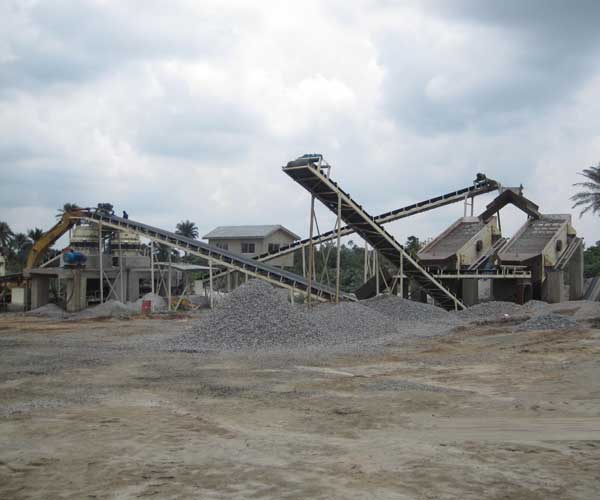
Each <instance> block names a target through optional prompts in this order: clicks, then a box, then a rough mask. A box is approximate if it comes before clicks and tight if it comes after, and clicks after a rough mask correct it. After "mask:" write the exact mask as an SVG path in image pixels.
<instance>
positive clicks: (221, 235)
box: [202, 224, 300, 240]
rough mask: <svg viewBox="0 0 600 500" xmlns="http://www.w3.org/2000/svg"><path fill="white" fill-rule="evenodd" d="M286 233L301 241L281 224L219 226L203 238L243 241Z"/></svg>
mask: <svg viewBox="0 0 600 500" xmlns="http://www.w3.org/2000/svg"><path fill="white" fill-rule="evenodd" d="M279 230H281V231H284V232H286V233H288V234H289V235H290V236H291V237H292V238H293V239H295V240H299V239H300V236H298V235H297V234H295V233H292V232H291V231H290V230H289V229H286V228H285V227H283V226H282V225H281V224H267V225H259V226H219V227H217V228H215V229H213V230H212V231H211V232H210V233H207V234H205V235H204V236H202V238H204V239H205V240H207V239H241V238H260V239H262V238H266V237H267V236H269V235H270V234H273V233H274V232H275V231H279Z"/></svg>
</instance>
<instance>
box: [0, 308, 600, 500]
mask: <svg viewBox="0 0 600 500" xmlns="http://www.w3.org/2000/svg"><path fill="white" fill-rule="evenodd" d="M186 321H187V320H186V319H175V320H164V319H134V320H127V321H117V320H110V321H83V322H58V321H49V320H41V319H30V318H25V317H22V316H12V315H2V316H0V498H3V499H25V498H44V499H54V498H61V499H85V498H88V499H96V498H97V499H104V498H107V499H124V498H146V497H149V498H160V499H163V498H202V499H213V498H228V499H237V498H265V499H307V498H310V499H316V498H319V499H348V498H352V499H363V498H365V499H379V498H382V499H383V498H385V499H388V498H389V499H519V500H528V499H531V500H534V499H536V500H537V499H539V500H542V499H543V500H547V499H561V500H568V499H598V498H600V383H599V380H600V356H599V355H600V330H599V329H597V328H590V329H584V330H574V331H567V332H530V333H512V330H511V327H510V326H509V325H507V326H503V327H497V326H496V327H490V326H488V327H479V328H473V329H468V330H465V329H463V330H461V331H457V332H455V333H453V334H451V335H449V336H446V337H444V338H438V339H429V340H426V341H424V340H420V341H418V340H411V341H402V342H401V341H398V342H397V343H394V344H389V345H387V346H386V347H385V350H384V351H383V352H381V353H379V354H373V353H370V354H357V355H348V354H345V355H334V354H330V355H326V354H321V355H319V356H316V355H314V354H309V353H305V354H302V353H298V354H295V355H294V356H290V355H283V354H277V355H274V354H273V355H263V356H242V355H240V354H227V355H224V354H218V353H183V352H167V351H166V350H165V349H161V348H159V347H158V346H159V341H160V339H163V338H167V337H168V336H172V335H175V334H176V333H177V332H178V331H180V330H181V328H182V327H184V326H185V324H186Z"/></svg>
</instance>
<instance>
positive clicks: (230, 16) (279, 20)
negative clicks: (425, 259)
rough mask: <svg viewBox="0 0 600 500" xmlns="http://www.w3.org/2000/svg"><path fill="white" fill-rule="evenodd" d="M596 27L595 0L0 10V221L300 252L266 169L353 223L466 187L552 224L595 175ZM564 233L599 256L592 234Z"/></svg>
mask: <svg viewBox="0 0 600 500" xmlns="http://www.w3.org/2000/svg"><path fill="white" fill-rule="evenodd" d="M599 20H600V2H598V1H597V0H577V1H571V0H564V1H557V0H504V1H502V2H498V1H492V0H490V1H482V0H453V1H414V2H411V1H404V2H401V1H398V2H394V1H391V0H390V1H384V0H381V1H369V0H357V1H347V0H345V1H343V0H324V1H312V0H305V1H303V2H297V1H295V2H285V1H265V0H263V1H261V2H245V1H223V0H219V1H211V0H202V1H197V0H170V1H168V2H167V1H158V0H143V1H142V0H138V1H126V0H112V1H111V0H73V1H68V0H40V1H35V0H2V1H0V32H1V33H2V36H1V37H0V174H1V176H0V220H5V221H7V222H8V223H9V224H10V225H11V227H12V228H13V229H14V230H16V231H23V230H25V229H27V228H31V227H34V226H38V227H42V228H45V229H47V228H49V227H50V226H51V225H52V224H53V222H54V220H55V219H54V216H55V213H56V209H57V208H58V207H60V206H62V204H63V203H65V202H76V203H78V204H80V205H83V206H89V205H95V204H96V203H98V202H110V203H113V204H114V205H115V207H116V208H117V209H118V210H122V209H126V210H127V211H128V212H129V214H130V216H131V218H132V219H135V220H140V221H143V222H146V223H148V224H154V225H157V226H159V227H163V228H167V229H169V228H173V227H174V225H175V224H176V223H177V222H178V221H179V220H181V219H185V218H189V219H191V220H193V221H195V222H196V223H197V224H198V226H199V228H200V231H201V234H203V233H205V232H208V231H209V230H210V229H212V228H213V227H214V226H217V225H224V224H253V223H254V224H260V223H263V224H264V223H281V224H284V225H286V226H288V227H289V228H290V229H292V230H294V231H295V232H297V233H299V234H302V235H306V234H307V232H308V231H307V227H308V209H309V204H308V200H309V198H308V194H307V193H306V192H305V191H303V189H302V188H301V187H299V186H297V185H296V184H295V183H294V182H293V181H292V180H291V179H289V178H288V177H287V176H286V175H284V174H283V173H282V172H281V170H280V167H281V166H282V165H283V164H284V163H286V162H287V161H288V160H290V159H293V158H295V157H296V156H298V155H300V154H302V153H305V152H320V153H323V155H324V156H325V158H326V159H327V160H328V161H329V162H330V163H331V164H332V165H333V170H332V177H334V178H335V179H336V180H338V181H339V182H340V184H341V185H342V186H343V187H344V188H345V189H346V190H347V191H349V192H350V193H351V194H352V195H353V196H354V197H355V198H356V200H357V201H358V202H359V203H361V204H362V205H363V206H364V207H365V208H366V209H367V210H369V211H370V212H371V213H372V214H377V213H380V212H383V211H387V210H390V209H393V208H397V207H400V206H403V205H405V204H409V203H412V202H415V201H418V200H421V199H425V198H428V197H432V196H436V195H439V194H442V193H445V192H447V191H450V190H453V189H457V188H461V187H464V186H466V185H467V184H469V183H470V182H471V181H472V179H473V178H474V177H475V174H476V173H477V172H480V171H481V172H485V173H486V174H487V175H488V176H489V177H492V178H495V179H497V180H499V181H500V182H502V183H503V184H504V185H509V186H512V185H519V184H523V185H524V186H525V194H526V195H527V196H528V197H530V198H531V199H532V200H534V201H535V202H536V203H538V204H539V205H540V207H541V209H542V211H543V212H545V213H568V212H570V211H571V202H570V201H569V197H570V196H571V195H572V194H573V193H574V188H573V187H572V184H573V183H574V182H577V181H578V180H579V179H578V177H579V176H578V175H577V172H578V171H580V170H582V169H583V168H585V167H588V166H590V165H592V164H597V163H598V162H599V161H600V63H599V61H600V29H598V21H599ZM490 199H491V196H487V197H485V198H484V197H481V198H480V199H477V200H476V211H479V210H482V209H483V206H484V204H485V203H487V202H489V201H490ZM461 215H462V207H461V206H458V205H454V206H451V207H447V208H445V209H442V210H439V211H437V212H431V213H428V214H425V215H421V216H418V217H414V218H411V219H407V220H404V221H399V222H396V223H394V224H393V225H391V226H390V230H391V231H392V232H393V233H394V234H395V235H396V236H397V237H398V238H399V239H401V240H404V239H405V238H406V236H408V235H410V234H416V235H418V236H420V237H429V236H434V235H435V234H436V233H438V232H439V231H441V230H442V229H443V228H444V227H446V226H447V225H449V224H450V223H452V222H453V221H454V220H455V219H456V218H458V217H459V216H461ZM503 216H504V219H503V227H504V229H505V232H509V231H514V230H515V229H516V228H518V227H519V226H520V225H521V224H522V223H523V222H524V215H522V214H520V213H519V212H517V211H516V210H514V209H507V210H506V211H505V214H503ZM319 217H320V219H321V218H322V219H321V220H322V221H323V222H322V224H323V226H324V227H323V229H325V228H327V226H328V225H331V217H329V216H327V214H326V213H325V212H324V210H321V211H320V215H319ZM573 220H574V224H575V226H576V228H577V229H578V232H579V234H581V235H583V236H584V237H585V238H586V240H587V242H588V244H591V243H593V242H595V241H596V240H600V223H599V221H598V218H597V217H596V218H594V217H593V216H591V215H590V216H585V217H583V218H581V219H579V218H578V216H577V215H576V214H574V218H573Z"/></svg>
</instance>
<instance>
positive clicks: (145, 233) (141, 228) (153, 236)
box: [72, 210, 356, 301]
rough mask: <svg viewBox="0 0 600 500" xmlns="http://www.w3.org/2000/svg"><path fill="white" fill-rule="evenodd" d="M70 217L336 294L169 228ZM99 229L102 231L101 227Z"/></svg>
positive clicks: (105, 217) (85, 214)
mask: <svg viewBox="0 0 600 500" xmlns="http://www.w3.org/2000/svg"><path fill="white" fill-rule="evenodd" d="M72 217H73V218H74V219H78V220H81V221H86V222H90V223H94V224H98V225H99V226H100V227H103V226H106V227H110V228H112V229H116V230H126V231H130V232H133V233H136V234H138V235H140V236H142V237H144V238H147V239H149V240H151V241H155V242H158V243H162V244H164V245H168V246H170V247H173V248H177V249H179V250H183V251H185V252H188V253H191V254H194V255H198V256H200V257H203V258H205V259H207V260H208V261H209V264H210V263H213V264H218V265H221V266H224V267H226V268H228V269H231V270H233V271H239V272H242V273H244V274H245V275H246V276H252V277H254V278H258V279H262V280H264V281H267V282H269V283H272V284H274V285H276V286H279V287H283V288H287V289H289V290H290V291H291V292H292V293H293V292H294V291H299V292H302V293H304V294H306V295H308V294H309V293H310V294H311V295H314V296H315V297H317V298H318V300H321V301H327V300H335V298H336V291H335V290H334V289H333V288H331V287H328V286H325V285H322V284H319V283H313V282H310V283H308V282H307V280H305V279H304V278H303V277H302V276H299V275H297V274H295V273H292V272H289V271H285V270H283V269H280V268H278V267H274V266H270V265H268V264H265V263H262V262H258V261H256V260H254V259H249V258H246V257H243V256H241V255H237V254H234V253H231V252H228V251H226V250H222V249H220V248H216V247H213V246H211V245H208V244H207V243H203V242H201V241H198V240H193V239H191V238H186V237H184V236H180V235H178V234H175V233H172V232H170V231H165V230H162V229H159V228H156V227H152V226H148V225H146V224H143V223H141V222H136V221H133V220H131V219H123V218H121V217H117V216H115V215H109V214H106V213H103V212H100V211H93V210H78V211H77V212H74V213H73V215H72ZM99 230H100V231H101V229H99ZM101 273H102V270H101ZM211 274H212V273H211ZM339 296H340V297H341V298H343V299H345V300H356V298H355V297H354V296H353V295H350V294H340V295H339Z"/></svg>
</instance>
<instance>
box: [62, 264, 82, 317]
mask: <svg viewBox="0 0 600 500" xmlns="http://www.w3.org/2000/svg"><path fill="white" fill-rule="evenodd" d="M66 283H67V303H66V309H67V311H68V312H76V311H81V309H83V308H85V307H87V300H86V288H87V287H86V285H87V280H86V279H82V276H81V271H80V270H79V269H75V270H73V273H72V279H70V280H68V281H67V282H66Z"/></svg>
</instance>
